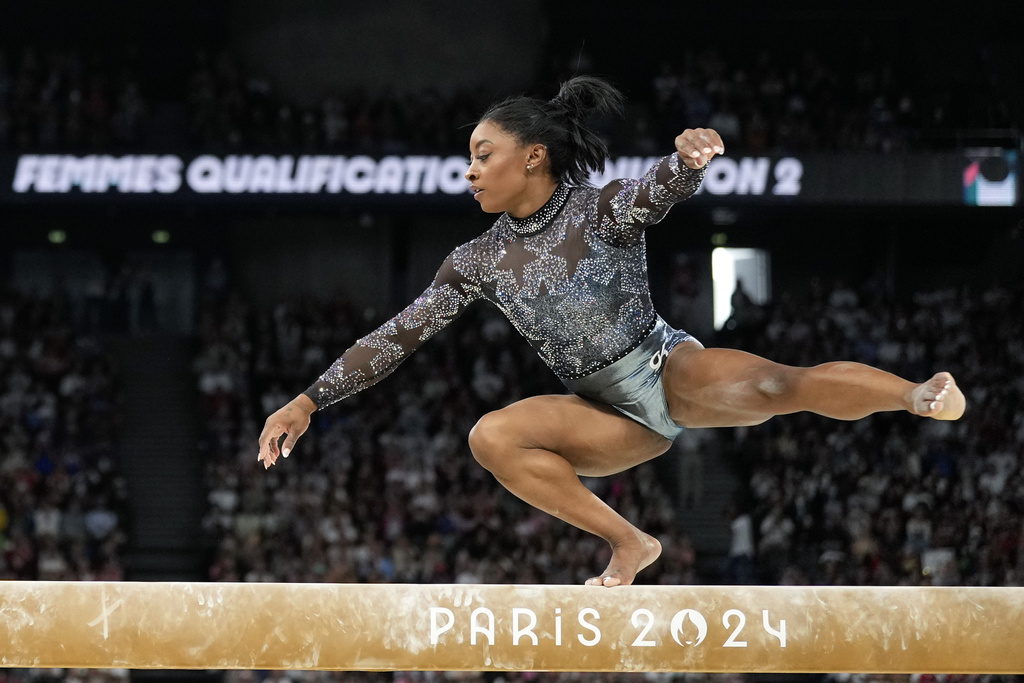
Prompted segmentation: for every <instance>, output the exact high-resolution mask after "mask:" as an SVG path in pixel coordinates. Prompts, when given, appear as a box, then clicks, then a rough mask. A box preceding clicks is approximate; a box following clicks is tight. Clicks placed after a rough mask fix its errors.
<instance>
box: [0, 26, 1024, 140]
mask: <svg viewBox="0 0 1024 683" xmlns="http://www.w3.org/2000/svg"><path fill="white" fill-rule="evenodd" d="M971 49H972V54H975V53H977V59H976V60H974V61H977V72H976V73H970V74H967V75H964V74H962V73H952V72H950V73H948V74H947V73H946V72H945V71H941V70H940V71H938V72H932V73H929V74H927V76H928V78H924V77H922V75H921V74H919V73H916V72H907V71H905V70H900V69H899V68H897V67H896V66H895V65H894V64H893V63H890V62H888V61H886V60H884V59H881V58H880V57H879V56H878V55H876V54H870V55H868V56H866V58H865V59H863V60H847V59H845V58H844V57H842V56H840V55H835V56H833V57H832V58H831V59H829V58H826V57H824V56H822V55H821V54H818V53H816V52H814V51H807V52H804V53H803V54H801V55H791V54H788V53H782V52H780V51H778V50H776V51H775V52H772V51H771V50H764V51H762V52H760V53H759V54H757V56H756V58H754V59H750V58H748V57H741V56H739V55H736V54H725V53H723V52H722V51H721V50H719V49H716V48H714V47H707V48H704V49H702V50H699V51H689V52H680V54H679V56H678V58H676V59H674V60H672V61H666V62H664V63H663V64H662V66H661V68H660V70H659V71H658V73H655V74H651V75H650V76H649V78H647V79H646V80H644V79H642V78H641V79H639V80H638V82H637V83H636V84H620V85H623V87H626V88H627V89H628V91H629V97H630V111H629V114H628V115H627V117H626V118H625V123H624V124H623V125H621V126H617V127H616V128H615V130H614V135H613V142H614V147H615V148H616V149H619V150H621V151H624V152H636V153H656V152H657V151H658V150H661V149H663V148H664V146H665V145H666V144H667V143H666V141H671V140H672V139H673V138H674V137H675V135H676V134H677V133H678V130H676V128H678V127H679V126H680V125H684V126H686V127H711V128H715V129H716V130H718V131H719V132H720V133H721V134H722V137H723V139H724V140H725V141H726V144H727V145H728V146H729V149H730V150H733V151H735V152H741V153H748V154H761V153H792V152H800V151H808V150H873V151H882V152H893V151H904V150H908V149H933V148H936V147H937V146H940V147H941V146H948V145H950V144H952V143H953V141H955V140H957V136H958V131H963V130H973V131H978V130H986V129H989V130H1004V131H1006V130H1012V129H1015V128H1016V127H1017V125H1018V123H1019V121H1020V118H1021V115H1022V114H1024V100H1022V98H1021V96H1020V91H1019V89H1018V88H1016V87H1015V86H1014V85H1013V83H1012V81H1007V79H1006V74H1005V73H1004V72H1005V71H1006V70H1007V69H1009V68H1010V67H1009V66H1005V67H1000V64H1001V63H1002V62H1003V61H1004V60H1002V59H1001V58H1000V57H999V54H998V53H997V52H993V51H992V50H991V49H986V48H985V46H972V48H971ZM868 52H871V51H870V50H868ZM971 63H972V64H973V61H972V62H971ZM574 64H577V60H574ZM572 73H573V72H572V71H566V72H565V73H556V74H554V75H555V76H556V77H557V78H565V77H568V76H571V75H572ZM181 80H182V82H181V83H179V84H175V85H174V87H173V88H171V90H172V91H176V92H179V93H181V94H180V95H179V96H178V99H177V100H176V101H173V102H168V101H166V98H164V99H162V100H160V101H154V98H153V97H152V96H151V95H149V94H147V92H146V88H145V75H144V74H142V73H140V70H139V69H138V68H137V67H136V66H135V65H134V60H133V59H131V58H125V60H124V63H117V64H111V63H108V62H107V61H104V60H100V59H97V58H91V57H90V56H89V55H83V54H81V53H78V52H75V51H63V50H49V51H41V50H35V49H27V50H24V51H22V52H21V53H19V54H7V55H5V54H4V52H3V51H2V50H0V151H2V150H14V151H49V150H56V151H69V152H87V151H94V152H95V151H104V152H110V151H118V150H121V151H126V150H133V149H153V148H154V145H166V144H168V143H170V144H178V145H187V146H190V147H192V148H201V149H206V150H233V149H241V150H273V149H281V150H288V151H295V150H299V151H306V152H316V151H342V152H352V151H360V152H369V153H378V154H387V153H404V152H410V151H423V150H433V151H437V150H461V149H462V148H463V146H464V142H465V140H464V137H465V131H464V130H463V129H462V127H463V126H465V125H467V124H469V123H472V122H473V121H475V120H476V118H477V117H478V116H479V115H480V114H481V113H482V112H483V111H484V110H485V109H486V108H487V106H488V105H489V104H490V103H491V101H492V98H493V97H494V93H493V92H491V91H488V90H486V89H484V88H483V87H481V86H467V87H466V88H464V89H460V90H458V91H454V92H441V91H439V90H437V89H434V88H430V87H425V88H423V89H419V90H415V91H401V92H400V91H387V92H371V91H370V90H359V89H357V90H352V91H348V92H337V93H334V94H331V95H329V96H327V97H325V98H324V99H323V100H322V101H321V102H319V103H317V104H315V105H314V106H301V105H299V104H298V103H295V102H289V101H287V100H286V99H285V98H282V97H280V96H279V95H277V94H276V93H275V91H274V87H273V85H272V84H271V83H270V82H269V80H268V79H267V78H265V77H263V76H262V75H261V74H259V73H254V72H252V71H250V70H249V69H247V68H246V67H245V66H244V65H243V64H241V63H240V61H239V59H238V58H237V56H235V55H234V54H232V53H231V52H220V53H217V54H213V53H210V52H208V51H205V50H199V51H197V52H196V54H195V57H194V59H193V63H192V64H191V66H190V68H189V70H188V73H187V74H183V75H182V76H181ZM551 87H553V84H551V83H539V84H538V85H537V88H538V91H539V92H546V91H547V90H550V88H551ZM506 94H507V93H506ZM609 130H610V129H609ZM1011 134H1015V133H1011Z"/></svg>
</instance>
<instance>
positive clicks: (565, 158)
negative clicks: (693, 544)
mask: <svg viewBox="0 0 1024 683" xmlns="http://www.w3.org/2000/svg"><path fill="white" fill-rule="evenodd" d="M624 106H625V98H624V97H623V96H622V93H620V92H619V91H618V90H616V89H615V87H614V86H612V85H611V84H610V83H608V82H607V81H604V80H602V79H600V78H595V77H594V76H576V77H575V78H571V79H569V80H568V81H566V82H565V83H563V84H562V87H561V89H559V91H558V94H557V95H556V96H555V97H554V98H552V99H551V100H548V101H547V102H545V101H543V100H538V99H535V98H532V97H514V98H510V99H507V100H505V101H504V102H499V103H498V104H495V105H494V106H492V107H491V108H490V109H488V110H487V112H486V113H485V114H484V115H483V116H482V117H480V121H492V122H494V123H495V124H497V125H498V126H499V127H500V128H501V129H502V130H504V131H505V132H506V133H508V134H510V135H512V136H513V137H515V138H516V139H517V140H518V141H519V143H520V144H533V143H540V144H542V145H544V146H545V147H546V148H547V150H548V157H549V158H550V159H551V174H552V175H554V176H555V178H556V179H558V180H560V181H564V182H568V183H569V184H572V185H583V184H585V183H586V181H587V177H588V176H589V175H590V171H601V170H602V169H603V168H604V162H605V159H607V158H608V146H607V145H606V144H605V142H604V140H603V139H601V136H599V135H598V134H597V133H595V132H594V131H593V130H591V129H590V128H588V127H587V125H586V123H587V119H589V118H590V117H591V116H593V115H608V114H616V115H621V114H622V112H623V108H624Z"/></svg>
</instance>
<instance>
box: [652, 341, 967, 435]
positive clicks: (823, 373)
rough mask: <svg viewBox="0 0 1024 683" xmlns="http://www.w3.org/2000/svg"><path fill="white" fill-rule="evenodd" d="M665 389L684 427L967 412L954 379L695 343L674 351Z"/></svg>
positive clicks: (950, 416)
mask: <svg viewBox="0 0 1024 683" xmlns="http://www.w3.org/2000/svg"><path fill="white" fill-rule="evenodd" d="M663 382H664V386H665V395H666V398H667V399H668V403H669V412H670V414H671V415H672V419H673V420H675V421H676V422H678V423H679V424H680V425H682V426H684V427H729V426H740V425H753V424H760V423H761V422H764V421H766V420H768V419H770V418H772V417H774V416H776V415H787V414H789V413H796V412H800V411H810V412H813V413H817V414H819V415H825V416H826V417H832V418H836V419H839V420H857V419H860V418H863V417H866V416H868V415H871V414H872V413H877V412H882V411H895V410H905V411H907V412H910V413H913V414H915V415H920V416H922V417H931V418H935V419H938V420H956V419H959V418H960V416H961V415H963V413H964V409H965V408H966V400H965V399H964V395H963V393H962V392H961V391H960V388H959V387H958V386H957V385H956V381H954V379H953V376H952V375H950V374H949V373H948V372H940V373H937V374H935V375H934V376H933V377H932V378H931V379H929V380H927V381H926V382H922V383H920V384H915V383H913V382H909V381H907V380H905V379H902V378H900V377H897V376H896V375H893V374H892V373H889V372H885V371H884V370H879V369H877V368H873V367H871V366H868V365H864V364H862V363H853V362H835V363H824V364H822V365H816V366H814V367H811V368H798V367H792V366H788V365H782V364H779V363H774V362H772V361H769V360H765V359H764V358H761V357H759V356H755V355H753V354H750V353H746V352H744V351H736V350H733V349H705V348H703V347H702V346H700V344H698V343H696V342H687V343H684V344H680V345H679V346H677V347H676V348H675V349H673V350H672V353H671V354H670V355H669V358H668V361H667V364H666V367H665V374H664V379H663Z"/></svg>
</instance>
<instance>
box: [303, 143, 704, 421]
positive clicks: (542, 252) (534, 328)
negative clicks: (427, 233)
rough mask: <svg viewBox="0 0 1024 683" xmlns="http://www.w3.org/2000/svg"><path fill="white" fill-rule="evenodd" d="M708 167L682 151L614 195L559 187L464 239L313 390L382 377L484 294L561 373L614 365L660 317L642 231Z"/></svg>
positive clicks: (335, 394) (571, 375) (324, 401)
mask: <svg viewBox="0 0 1024 683" xmlns="http://www.w3.org/2000/svg"><path fill="white" fill-rule="evenodd" d="M703 175H704V169H701V170H700V171H693V170H691V169H688V168H687V167H686V166H685V165H683V164H680V163H679V160H678V157H677V155H675V154H672V155H670V156H669V157H666V158H665V159H662V160H661V161H660V162H659V163H658V164H657V165H656V166H654V167H652V168H651V169H650V170H649V171H648V172H647V173H645V174H644V175H643V177H642V178H640V179H636V180H630V179H627V180H617V181H613V183H612V184H610V185H609V186H607V187H606V188H605V189H606V190H607V192H608V194H602V192H603V190H601V189H597V188H590V187H581V188H571V189H567V188H565V187H564V186H560V187H559V188H558V189H557V190H556V192H555V194H553V195H552V199H551V200H549V203H548V204H545V206H544V207H542V209H541V210H540V211H538V213H537V214H535V215H534V217H532V218H531V219H530V220H524V221H517V222H514V221H513V220H512V219H510V218H509V216H508V215H507V214H505V215H503V216H502V217H500V218H499V219H498V220H497V221H496V222H495V223H494V225H493V226H492V227H491V228H490V229H489V230H488V231H486V232H485V233H484V234H482V235H481V236H479V237H477V238H476V239H473V240H470V241H469V242H467V243H465V244H463V245H462V246H460V247H458V248H456V249H455V251H453V252H452V254H451V255H450V256H449V258H448V259H446V261H445V264H444V265H443V266H442V268H441V270H439V271H438V275H437V277H436V278H435V281H434V283H432V284H431V286H430V287H428V288H427V290H426V291H424V292H423V294H422V295H421V296H420V297H418V298H417V299H416V300H415V301H414V302H413V303H412V304H410V305H409V306H407V307H406V308H405V309H404V310H403V311H402V312H401V313H399V314H398V315H396V316H395V317H394V318H392V319H391V320H389V321H387V322H386V323H384V324H383V325H381V326H380V327H379V328H378V329H377V330H375V331H374V332H371V333H370V334H368V335H366V336H365V337H363V338H362V339H360V340H359V341H358V342H356V344H355V345H354V346H353V347H352V348H351V349H349V351H347V352H346V353H345V355H344V356H342V357H341V358H339V359H338V360H337V361H335V363H334V364H333V365H332V366H331V367H330V368H329V369H328V370H327V372H325V373H324V374H323V375H322V376H321V378H320V380H319V381H318V382H317V383H315V384H314V385H313V386H312V387H310V389H309V390H307V395H308V396H310V398H312V399H313V400H314V401H316V403H317V405H318V406H319V407H324V406H325V405H329V404H330V403H333V402H334V401H337V400H340V399H342V398H344V397H346V396H348V395H351V394H352V393H355V392H356V391H359V390H361V389H362V388H363V387H365V386H368V385H369V384H373V383H374V382H376V381H379V380H380V379H381V378H382V377H383V376H385V375H386V374H387V373H389V372H391V371H392V370H394V368H395V367H397V366H398V364H400V363H401V362H402V360H404V359H405V358H407V357H408V356H409V354H411V353H412V352H413V351H414V350H415V349H416V348H417V347H418V346H419V344H421V343H423V342H424V341H426V340H427V339H429V338H430V337H431V336H432V335H434V334H435V333H437V332H438V331H439V330H441V329H442V328H444V327H445V326H446V325H448V324H449V323H450V322H451V321H452V320H454V319H455V318H457V317H458V316H459V315H460V314H461V313H462V311H463V310H465V308H466V306H468V305H469V304H470V303H471V302H473V301H475V300H476V299H480V298H484V299H488V300H489V301H491V302H492V303H494V304H495V305H497V306H498V307H499V308H500V309H501V311H502V312H503V313H504V314H505V315H506V316H507V317H508V319H509V320H510V321H511V323H512V324H513V326H514V327H515V328H516V329H517V330H518V331H519V332H520V333H521V334H522V335H523V336H524V337H526V339H527V340H528V341H529V342H530V344H532V345H533V347H534V348H535V349H536V350H537V352H538V353H539V354H540V356H541V357H542V358H543V360H544V361H545V362H546V363H547V364H548V365H549V366H550V367H551V368H552V370H554V372H555V374H557V375H558V376H559V377H561V378H562V379H564V380H568V379H575V378H577V377H582V376H585V375H587V374H590V373H592V372H594V371H596V370H599V369H601V368H603V367H606V366H608V365H610V364H611V363H613V362H615V361H616V360H618V359H619V358H621V357H623V356H624V355H625V354H626V353H628V352H629V351H630V350H632V349H633V348H635V347H636V345H637V344H638V343H639V342H640V340H642V339H643V338H644V336H645V335H646V334H647V333H648V332H649V331H650V327H651V324H652V322H653V321H654V320H655V319H656V313H655V312H654V308H653V306H652V304H651V295H650V291H649V288H648V283H647V263H646V253H645V243H644V238H643V229H644V228H645V227H646V226H648V225H650V224H652V223H654V222H657V221H658V220H660V219H661V218H662V217H664V215H665V213H666V212H667V211H668V209H669V207H671V205H672V204H673V203H675V202H677V201H680V200H681V199H685V198H686V197H687V196H689V195H690V194H692V193H693V192H694V191H695V190H696V189H697V187H698V186H699V184H700V180H701V178H703ZM602 196H604V197H606V200H602V199H601V198H602ZM542 218H543V220H541V219H542ZM526 228H529V229H526Z"/></svg>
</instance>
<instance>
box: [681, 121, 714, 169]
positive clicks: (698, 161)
mask: <svg viewBox="0 0 1024 683" xmlns="http://www.w3.org/2000/svg"><path fill="white" fill-rule="evenodd" d="M676 151H677V152H679V158H680V159H682V160H683V163H684V164H686V165H687V166H689V167H690V168H692V169H695V170H696V169H698V168H704V167H705V166H707V163H708V162H709V161H711V159H712V157H714V156H715V155H716V154H725V143H724V142H722V136H721V135H719V134H718V133H717V132H716V131H714V130H712V129H711V128H687V129H686V130H684V131H683V132H682V133H680V134H679V135H677V136H676Z"/></svg>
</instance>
